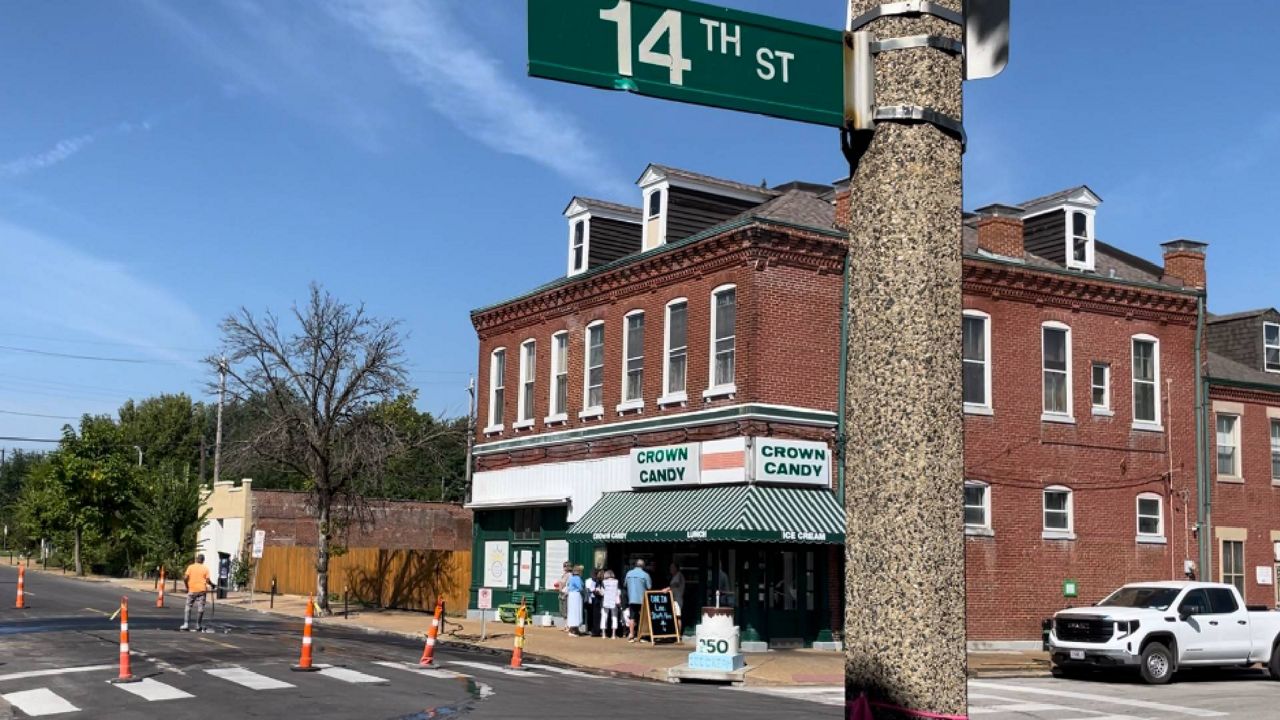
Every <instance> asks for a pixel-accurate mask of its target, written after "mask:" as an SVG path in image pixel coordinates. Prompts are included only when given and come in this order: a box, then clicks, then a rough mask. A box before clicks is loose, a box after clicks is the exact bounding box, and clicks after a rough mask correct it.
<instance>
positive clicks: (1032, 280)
mask: <svg viewBox="0 0 1280 720" xmlns="http://www.w3.org/2000/svg"><path fill="white" fill-rule="evenodd" d="M964 293H965V294H966V295H982V296H986V297H990V298H993V299H997V300H1014V301H1017V302H1026V303H1033V304H1036V305H1043V306H1049V307H1056V308H1061V309H1064V310H1070V311H1072V312H1089V313H1096V314H1099V315H1112V316H1116V317H1124V318H1133V319H1141V320H1148V321H1155V322H1163V323H1168V324H1172V325H1188V324H1194V323H1195V318H1196V300H1197V294H1196V293H1191V292H1186V291H1179V290H1177V289H1174V288H1169V289H1168V290H1164V289H1161V288H1158V287H1151V286H1147V285H1143V284H1140V283H1135V282H1126V281H1122V280H1116V279H1113V278H1102V277H1092V276H1088V275H1077V274H1074V273H1072V274H1068V273H1065V272H1064V273H1056V272H1053V271H1050V270H1046V269H1043V268H1036V267H1034V266H1030V265H1022V264H1013V263H1004V262H995V261H986V260H983V259H981V258H975V257H973V256H965V258H964Z"/></svg>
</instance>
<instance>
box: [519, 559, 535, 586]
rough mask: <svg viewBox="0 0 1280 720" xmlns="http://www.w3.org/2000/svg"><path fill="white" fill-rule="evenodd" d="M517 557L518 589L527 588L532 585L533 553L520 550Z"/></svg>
mask: <svg viewBox="0 0 1280 720" xmlns="http://www.w3.org/2000/svg"><path fill="white" fill-rule="evenodd" d="M518 555H519V559H518V561H517V563H516V564H517V565H519V567H518V568H517V570H516V572H517V575H516V577H517V578H519V580H520V587H529V586H530V585H532V584H533V551H532V550H521V551H520V552H519V553H518Z"/></svg>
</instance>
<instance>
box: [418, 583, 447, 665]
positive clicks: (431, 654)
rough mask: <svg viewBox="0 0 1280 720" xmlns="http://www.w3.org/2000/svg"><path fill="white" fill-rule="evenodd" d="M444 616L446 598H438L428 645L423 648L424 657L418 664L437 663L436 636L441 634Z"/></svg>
mask: <svg viewBox="0 0 1280 720" xmlns="http://www.w3.org/2000/svg"><path fill="white" fill-rule="evenodd" d="M442 617H444V599H443V598H436V614H435V615H434V616H432V618H431V629H430V630H428V631H427V645H426V647H424V648H422V659H421V660H419V661H418V664H419V665H421V666H422V667H431V666H433V665H435V664H436V636H437V635H439V634H440V618H442Z"/></svg>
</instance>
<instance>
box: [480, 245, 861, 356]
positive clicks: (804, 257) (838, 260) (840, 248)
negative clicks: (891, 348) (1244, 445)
mask: <svg viewBox="0 0 1280 720" xmlns="http://www.w3.org/2000/svg"><path fill="white" fill-rule="evenodd" d="M844 252H845V243H844V242H843V241H842V240H841V239H840V238H839V237H836V236H833V235H831V234H826V233H823V232H819V231H816V230H809V229H805V228H803V227H799V226H790V225H785V224H780V223H774V222H770V221H765V220H753V221H752V222H750V223H749V224H743V225H739V226H737V227H729V228H726V229H725V230H724V232H721V233H718V234H714V235H709V236H707V237H705V238H700V239H698V240H696V241H693V242H690V243H688V244H678V245H677V246H675V247H671V248H669V249H667V250H666V251H665V252H658V253H654V254H652V255H650V256H649V257H640V258H637V259H636V260H635V261H634V262H629V263H625V264H621V265H619V266H617V267H614V268H607V269H605V271H604V272H600V273H597V274H592V275H590V276H586V277H583V278H581V279H580V280H578V281H576V282H564V283H560V284H556V285H554V286H552V287H548V288H547V289H546V290H544V291H542V292H536V291H535V292H534V293H532V294H530V295H526V296H524V297H520V298H517V299H515V300H512V301H511V302H508V303H505V304H502V305H496V306H493V307H490V308H486V309H483V310H477V311H475V312H473V313H472V315H471V321H472V323H473V324H474V325H475V328H476V330H477V332H479V333H480V334H481V335H482V336H484V335H490V334H497V333H501V332H503V331H505V330H507V329H510V328H512V327H519V326H524V325H530V324H536V323H540V322H543V321H545V320H548V319H550V318H551V317H558V316H562V315H572V314H574V313H578V312H580V311H582V310H583V309H585V308H588V307H595V306H597V305H599V304H600V303H601V301H602V300H603V301H605V302H613V301H615V300H617V299H620V298H622V297H624V296H632V295H636V294H638V293H641V292H648V291H650V290H655V289H658V288H661V287H665V286H668V285H674V284H677V283H680V282H684V281H687V280H690V279H693V278H697V277H699V276H702V275H706V274H708V273H713V272H716V271H718V270H721V269H724V268H727V267H733V266H736V265H743V264H751V265H755V266H757V267H766V266H768V265H789V266H793V267H801V268H805V269H809V270H813V271H815V272H819V273H833V272H834V273H839V272H841V270H842V268H843V262H844Z"/></svg>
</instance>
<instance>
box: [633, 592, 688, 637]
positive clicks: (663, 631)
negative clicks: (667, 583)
mask: <svg viewBox="0 0 1280 720" xmlns="http://www.w3.org/2000/svg"><path fill="white" fill-rule="evenodd" d="M675 607H676V601H675V598H674V597H672V596H671V591H670V590H646V591H645V593H644V604H643V605H641V606H640V629H639V630H638V631H637V632H636V634H637V635H638V636H640V637H645V636H648V638H649V643H650V644H651V645H656V644H657V643H658V641H659V640H674V641H676V642H680V621H679V619H678V618H676V612H675Z"/></svg>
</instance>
